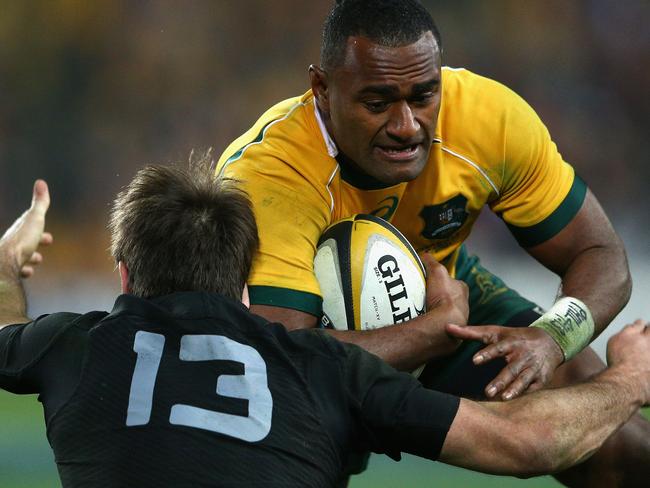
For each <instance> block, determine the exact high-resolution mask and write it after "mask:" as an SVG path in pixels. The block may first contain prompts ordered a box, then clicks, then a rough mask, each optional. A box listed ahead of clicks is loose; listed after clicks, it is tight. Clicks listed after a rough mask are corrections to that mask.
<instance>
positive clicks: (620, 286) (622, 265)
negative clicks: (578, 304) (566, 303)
mask: <svg viewBox="0 0 650 488" xmlns="http://www.w3.org/2000/svg"><path fill="white" fill-rule="evenodd" d="M631 292H632V279H631V277H630V271H629V268H628V263H627V257H626V255H625V249H624V248H623V245H622V244H621V243H620V240H619V239H618V238H616V239H615V242H612V243H611V244H610V245H607V246H603V247H593V248H590V249H587V250H585V251H583V252H582V253H580V254H579V255H578V256H576V258H575V259H574V260H573V262H572V263H571V264H570V265H569V267H568V268H567V269H566V271H565V272H564V274H563V275H562V286H561V289H560V294H561V295H563V296H571V297H575V298H578V299H579V300H582V301H583V302H584V303H585V304H586V305H587V306H588V307H589V310H590V311H591V314H592V317H593V319H594V338H595V337H596V336H598V334H600V333H601V332H602V331H603V330H604V329H605V328H606V327H607V326H608V325H609V323H610V322H611V321H612V320H613V319H614V317H615V316H616V315H617V314H618V313H619V312H620V311H621V310H622V309H623V307H624V306H625V304H626V303H627V302H628V300H629V299H630V294H631Z"/></svg>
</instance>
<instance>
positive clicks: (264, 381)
mask: <svg viewBox="0 0 650 488" xmlns="http://www.w3.org/2000/svg"><path fill="white" fill-rule="evenodd" d="M164 346H165V336H163V335H161V334H153V333H151V332H145V331H138V332H137V333H136V334H135V341H134V343H133V350H134V351H135V352H136V353H137V355H138V358H137V360H136V363H135V369H134V371H133V378H132V380H131V391H130V394H129V406H128V410H127V416H126V425H127V426H136V425H145V424H147V423H149V419H150V417H151V408H152V402H153V390H154V386H155V383H156V376H157V375H158V368H159V366H160V360H161V358H162V353H163V348H164ZM179 356H180V359H181V361H214V360H230V361H237V362H239V363H243V364H244V374H243V375H221V376H219V377H218V378H217V389H216V393H217V394H218V395H222V396H228V397H234V398H241V399H243V400H248V416H247V417H243V416H240V415H233V414H228V413H222V412H216V411H213V410H206V409H204V408H199V407H194V406H192V405H185V404H182V403H178V404H176V405H173V406H172V408H171V413H170V415H169V422H170V423H171V424H174V425H184V426H186V427H194V428H196V429H204V430H210V431H212V432H218V433H220V434H225V435H228V436H231V437H236V438H237V439H241V440H244V441H248V442H256V441H261V440H262V439H264V438H265V437H266V436H267V435H268V433H269V431H270V430H271V416H272V414H273V397H272V396H271V391H270V390H269V386H268V377H267V374H266V363H265V362H264V359H263V358H262V356H260V354H259V353H258V352H257V351H256V350H255V349H253V348H252V347H250V346H247V345H245V344H240V343H239V342H236V341H233V340H232V339H229V338H227V337H224V336H220V335H184V336H183V337H181V347H180V354H179Z"/></svg>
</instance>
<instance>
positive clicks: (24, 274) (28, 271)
mask: <svg viewBox="0 0 650 488" xmlns="http://www.w3.org/2000/svg"><path fill="white" fill-rule="evenodd" d="M33 274H34V268H33V267H31V266H23V267H22V268H20V277H21V278H30V277H31V276H32V275H33Z"/></svg>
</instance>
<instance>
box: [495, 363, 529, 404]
mask: <svg viewBox="0 0 650 488" xmlns="http://www.w3.org/2000/svg"><path fill="white" fill-rule="evenodd" d="M536 374H537V373H536V370H534V369H532V368H527V369H524V370H523V371H522V372H521V373H519V376H517V377H516V378H515V380H514V381H513V382H512V383H511V384H510V386H508V388H507V389H506V390H505V391H504V392H503V395H501V398H503V399H504V400H512V399H513V398H516V397H518V396H519V395H521V394H522V393H523V392H525V391H526V390H527V389H528V387H529V386H530V384H531V383H532V382H533V380H534V379H535V377H536Z"/></svg>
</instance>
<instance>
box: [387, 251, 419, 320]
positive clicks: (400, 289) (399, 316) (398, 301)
mask: <svg viewBox="0 0 650 488" xmlns="http://www.w3.org/2000/svg"><path fill="white" fill-rule="evenodd" d="M375 270H376V271H377V273H378V274H379V276H381V278H383V282H384V286H385V287H386V293H387V294H388V300H389V301H390V309H391V311H392V312H393V323H395V324H399V323H400V322H406V321H407V320H411V319H412V318H413V316H414V314H413V313H412V312H411V307H410V302H409V299H408V298H409V297H408V292H407V291H406V285H405V284H404V278H403V277H402V273H401V271H400V269H399V265H398V264H397V260H396V259H395V257H394V256H391V255H390V254H386V255H384V256H382V257H380V258H379V260H378V261H377V267H376V268H375ZM413 308H414V309H415V315H416V316H417V315H421V314H422V313H424V310H417V309H416V308H415V307H413Z"/></svg>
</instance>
